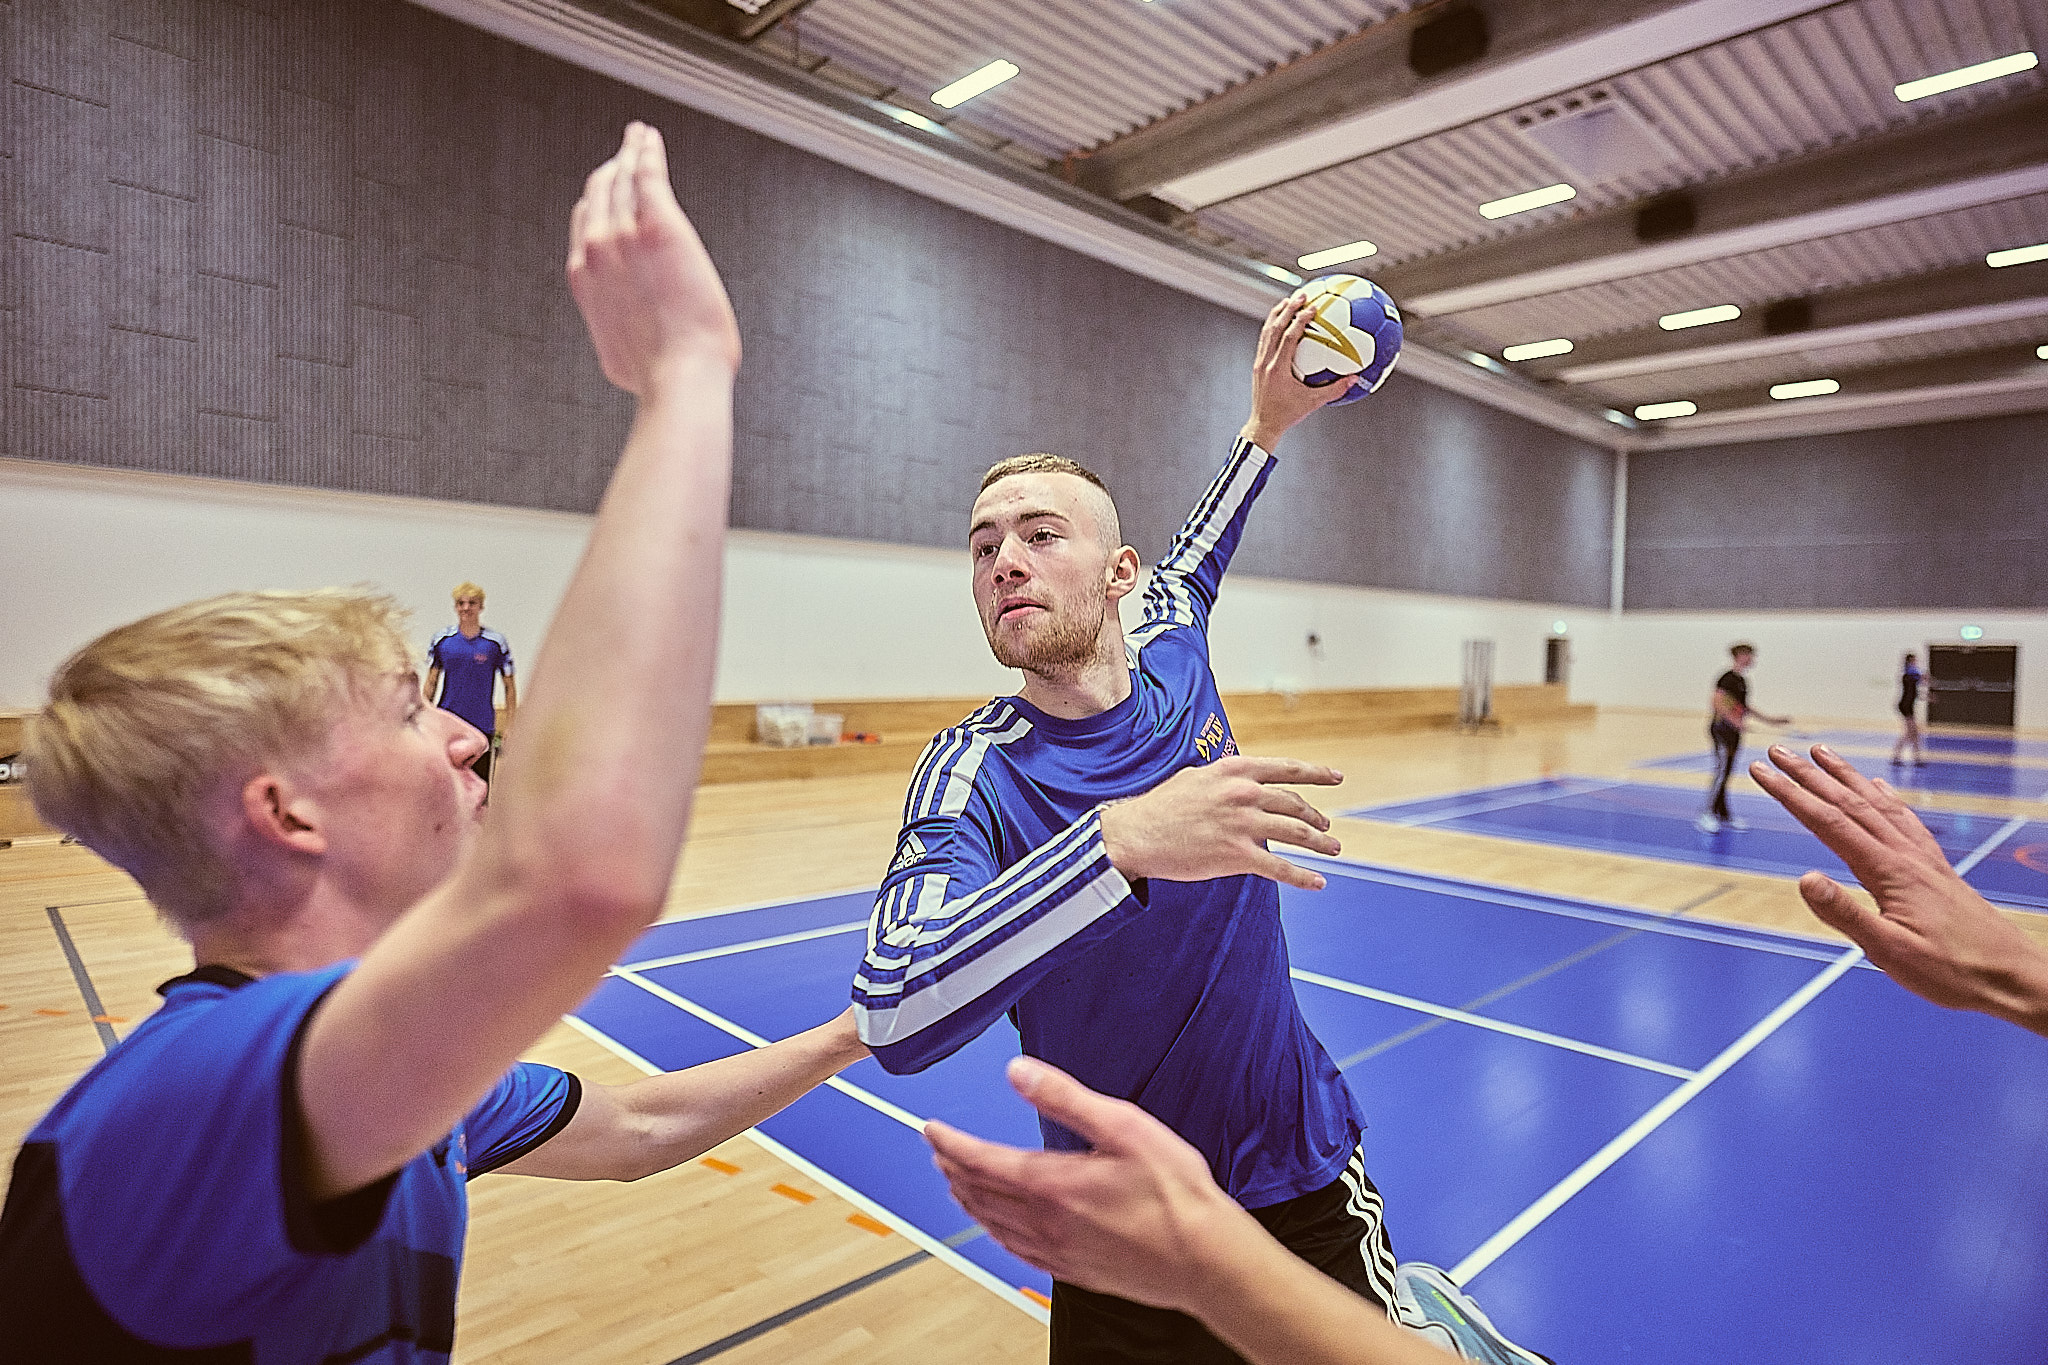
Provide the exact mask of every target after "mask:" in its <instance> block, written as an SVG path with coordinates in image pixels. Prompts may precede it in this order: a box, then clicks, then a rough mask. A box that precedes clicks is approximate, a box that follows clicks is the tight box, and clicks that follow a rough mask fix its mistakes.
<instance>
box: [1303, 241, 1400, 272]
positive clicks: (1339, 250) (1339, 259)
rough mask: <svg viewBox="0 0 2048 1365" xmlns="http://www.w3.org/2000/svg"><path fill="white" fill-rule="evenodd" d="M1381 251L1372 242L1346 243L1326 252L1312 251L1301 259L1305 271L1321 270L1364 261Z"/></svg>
mask: <svg viewBox="0 0 2048 1365" xmlns="http://www.w3.org/2000/svg"><path fill="white" fill-rule="evenodd" d="M1379 254H1380V249H1379V248H1378V247H1377V246H1374V245H1373V244H1372V243H1371V242H1346V243H1345V244H1344V245H1343V246H1333V247H1330V248H1328V249H1327V250H1324V251H1311V252H1309V253H1308V255H1306V256H1303V257H1300V258H1299V259H1300V263H1301V268H1302V269H1303V270H1321V269H1322V268H1323V267H1324V266H1326V265H1342V264H1344V262H1346V261H1362V260H1364V259H1365V258H1366V257H1368V256H1377V255H1379Z"/></svg>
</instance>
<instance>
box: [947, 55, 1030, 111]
mask: <svg viewBox="0 0 2048 1365" xmlns="http://www.w3.org/2000/svg"><path fill="white" fill-rule="evenodd" d="M1017 71H1018V66H1017V64H1016V63H1015V62H1012V61H1006V60H1004V59H1003V58H1001V57H998V58H996V59H995V60H994V61H992V62H990V63H989V64H988V65H987V66H984V67H982V68H981V69H980V70H979V71H970V72H968V73H967V74H966V75H964V76H962V77H961V78H960V79H959V80H957V81H954V82H953V83H952V84H951V85H949V86H947V87H945V88H944V89H943V90H935V91H933V92H932V103H933V104H936V105H938V106H939V108H941V109H956V108H958V107H959V106H961V105H963V104H965V103H967V101H969V100H971V99H973V98H974V97H975V96H976V95H980V94H984V93H986V92H988V91H990V90H993V89H995V88H996V87H997V86H999V85H1001V84H1002V83H1003V82H1004V81H1006V80H1008V79H1010V77H1012V76H1014V75H1016V74H1017Z"/></svg>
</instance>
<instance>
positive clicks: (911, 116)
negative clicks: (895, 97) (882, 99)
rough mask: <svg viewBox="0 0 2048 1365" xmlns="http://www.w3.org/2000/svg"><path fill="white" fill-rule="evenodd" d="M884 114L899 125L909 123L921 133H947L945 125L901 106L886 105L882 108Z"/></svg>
mask: <svg viewBox="0 0 2048 1365" xmlns="http://www.w3.org/2000/svg"><path fill="white" fill-rule="evenodd" d="M882 112H883V113H885V114H887V115H888V116H889V117H890V118H892V119H895V120H896V121H897V122H898V123H907V124H909V125H910V126H911V127H913V128H916V129H919V130H920V131H923V132H927V133H938V132H944V131H945V127H946V125H945V124H943V123H934V122H932V121H931V120H930V119H928V118H926V117H925V116H924V115H923V114H920V113H918V112H917V111H916V110H915V109H905V108H903V107H902V106H901V105H895V104H884V105H883V106H882Z"/></svg>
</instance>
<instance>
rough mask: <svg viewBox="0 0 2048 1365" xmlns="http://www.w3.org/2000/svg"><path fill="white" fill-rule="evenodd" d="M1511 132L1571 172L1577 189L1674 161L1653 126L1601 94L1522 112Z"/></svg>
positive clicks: (1674, 155)
mask: <svg viewBox="0 0 2048 1365" xmlns="http://www.w3.org/2000/svg"><path fill="white" fill-rule="evenodd" d="M1515 131H1516V132H1518V133H1520V134H1521V135H1522V136H1523V137H1524V138H1527V139H1528V140H1529V141H1530V142H1531V143H1533V144H1535V146H1536V147H1537V148H1538V149H1540V150H1541V151H1542V152H1543V154H1544V155H1546V156H1548V157H1549V158H1550V159H1551V160H1552V161H1555V162H1556V163H1557V164H1558V165H1559V166H1561V167H1563V168H1564V169H1565V170H1566V171H1568V172H1570V177H1569V178H1570V179H1571V181H1572V183H1573V184H1576V185H1605V184H1609V183H1611V182H1613V181H1616V180H1621V179H1625V178H1627V177H1629V176H1639V175H1648V174H1650V173H1652V172H1655V171H1661V170H1664V169H1666V168H1668V167H1669V166H1671V165H1673V164H1674V163H1675V162H1677V161H1678V159H1679V156H1678V149H1677V148H1675V147H1673V146H1672V145H1671V143H1670V142H1669V141H1668V140H1667V139H1666V138H1665V136H1664V134H1662V133H1661V132H1659V131H1657V126H1656V125H1655V124H1653V123H1651V122H1650V121H1649V120H1648V119H1646V118H1644V117H1643V116H1642V115H1641V114H1638V113H1637V112H1636V111H1635V110H1634V109H1631V108H1630V107H1629V106H1628V105H1626V104H1624V103H1623V102H1622V101H1620V100H1618V99H1615V98H1614V97H1612V96H1611V95H1609V94H1608V93H1607V92H1606V91H1605V90H1595V91H1594V92H1593V93H1592V94H1590V95H1568V96H1566V97H1564V98H1562V99H1555V100H1546V101H1545V102H1544V103H1542V104H1540V105H1538V106H1536V107H1535V108H1533V109H1524V110H1523V111H1522V112H1521V113H1519V114H1517V115H1515Z"/></svg>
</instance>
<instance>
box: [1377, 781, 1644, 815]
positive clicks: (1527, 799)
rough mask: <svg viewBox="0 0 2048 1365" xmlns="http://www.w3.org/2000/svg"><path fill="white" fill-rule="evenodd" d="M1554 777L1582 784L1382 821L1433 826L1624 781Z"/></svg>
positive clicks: (1581, 792)
mask: <svg viewBox="0 0 2048 1365" xmlns="http://www.w3.org/2000/svg"><path fill="white" fill-rule="evenodd" d="M1551 780H1552V781H1555V782H1578V783H1579V785H1578V786H1576V787H1573V788H1572V789H1571V790H1570V791H1561V792H1551V793H1549V794H1548V795H1545V796H1531V795H1528V794H1527V793H1524V794H1523V795H1520V796H1516V797H1512V798H1507V799H1495V800H1492V801H1484V802H1481V803H1480V804H1478V805H1476V806H1455V807H1453V808H1452V809H1450V810H1439V811H1431V812H1430V813H1429V814H1427V815H1408V816H1403V817H1402V818H1400V819H1398V820H1385V819H1382V820H1381V823H1382V824H1388V825H1407V826H1415V825H1433V824H1435V823H1436V822H1437V821H1439V820H1457V819H1461V818H1463V817H1464V816H1467V815H1485V814H1487V813H1488V812H1490V811H1497V810H1513V809H1515V808H1516V807H1517V806H1540V805H1542V804H1543V803H1544V802H1545V801H1562V800H1563V799H1564V798H1565V797H1567V796H1584V795H1585V794H1586V793H1587V792H1597V791H1605V790H1606V789H1607V788H1609V787H1619V786H1621V785H1622V783H1621V782H1620V781H1619V780H1616V781H1612V782H1586V781H1584V780H1583V779H1579V778H1568V777H1567V778H1553V779H1551ZM1350 818H1352V819H1358V820H1371V819H1375V818H1378V817H1374V816H1370V815H1360V816H1352V817H1350Z"/></svg>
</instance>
